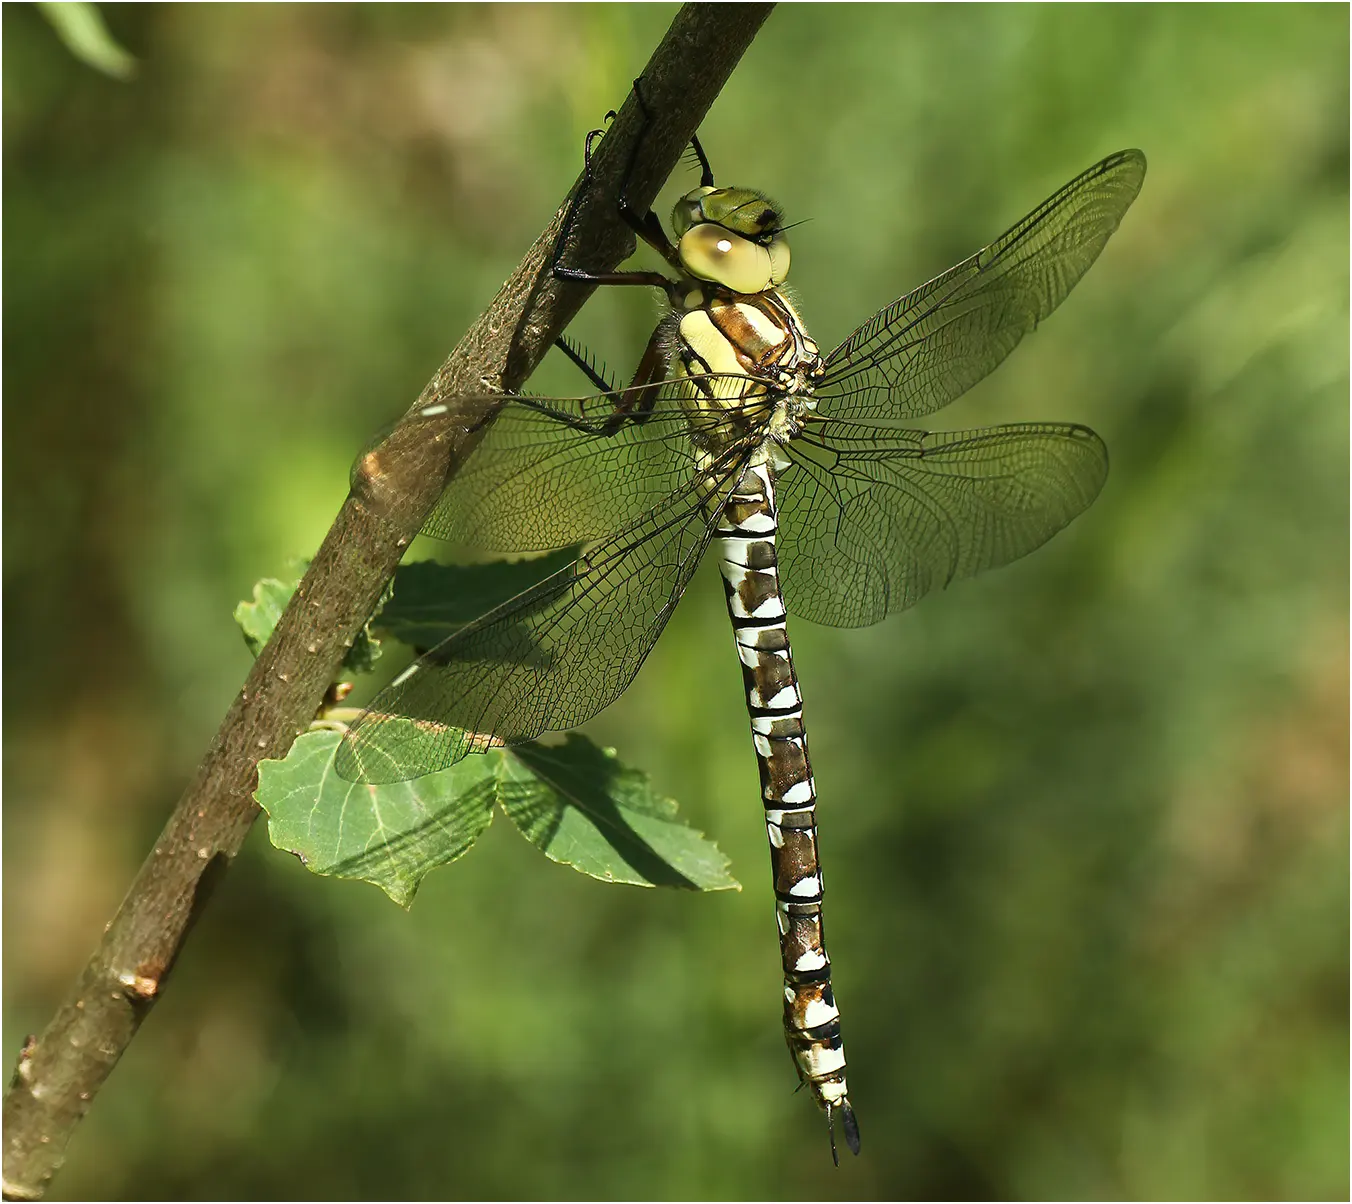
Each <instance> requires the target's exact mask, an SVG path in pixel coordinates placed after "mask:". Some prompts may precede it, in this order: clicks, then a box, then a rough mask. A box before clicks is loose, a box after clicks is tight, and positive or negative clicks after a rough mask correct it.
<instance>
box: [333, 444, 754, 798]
mask: <svg viewBox="0 0 1352 1204" xmlns="http://www.w3.org/2000/svg"><path fill="white" fill-rule="evenodd" d="M741 458H745V457H744V455H743V456H742V457H741ZM739 468H740V460H738V462H736V463H734V462H733V460H732V458H731V457H726V458H725V461H724V464H723V467H722V468H721V469H720V470H719V471H716V472H713V473H711V474H703V475H698V476H695V477H692V478H691V479H689V480H688V481H686V482H684V483H683V485H682V486H681V488H679V489H677V490H675V491H674V492H673V493H672V494H670V495H669V496H668V497H667V498H666V499H664V500H663V501H662V503H661V504H659V505H657V506H655V507H653V508H652V509H651V510H649V511H648V512H647V513H646V514H643V515H642V516H641V517H640V518H639V519H637V520H636V521H632V522H631V523H630V524H629V525H627V526H626V527H624V528H623V529H622V530H620V531H619V532H617V533H615V534H613V535H611V536H609V537H608V538H606V539H604V540H602V541H600V542H599V543H597V544H595V545H594V546H592V547H590V548H589V549H587V550H586V551H585V552H584V554H583V555H582V556H579V557H578V559H577V560H576V561H574V562H573V563H572V564H570V565H569V566H568V567H567V568H565V569H563V570H562V571H560V572H558V573H555V574H554V575H553V576H551V577H548V578H546V579H545V580H544V581H542V582H541V583H540V584H539V585H537V586H535V587H533V588H532V589H530V590H527V591H526V592H525V593H523V594H520V595H518V596H517V597H516V598H514V599H512V600H511V601H509V602H507V603H505V604H503V605H502V606H500V607H498V608H497V609H496V610H493V611H491V612H489V613H488V614H487V615H485V616H484V617H483V618H481V619H478V620H476V621H475V622H474V623H471V624H469V625H468V626H466V627H464V628H462V629H461V630H460V631H459V632H457V633H456V634H455V635H453V636H451V637H450V638H449V639H448V640H446V641H445V642H443V643H442V644H440V645H438V646H437V647H436V648H434V649H433V650H432V651H431V652H430V653H428V654H427V655H426V656H424V657H422V658H421V659H420V660H419V661H418V662H417V663H416V664H415V665H414V666H413V667H412V669H411V670H410V671H409V672H408V673H406V674H405V675H404V676H402V677H400V678H398V679H396V681H395V683H394V684H392V685H391V686H389V687H388V688H387V689H385V690H384V691H382V692H381V693H380V694H379V695H378V696H377V697H376V698H375V700H374V701H373V702H372V703H371V706H370V707H369V708H368V710H367V711H365V712H364V713H363V714H362V715H361V716H360V717H359V719H358V720H357V722H356V723H355V724H354V725H353V726H352V727H351V728H350V729H349V730H348V732H347V735H346V736H345V738H344V740H343V743H342V744H341V745H340V746H339V751H338V756H337V760H336V767H337V771H338V773H339V775H340V776H341V777H343V778H345V779H347V780H349V781H363V782H372V783H382V782H393V781H404V780H406V779H408V778H414V777H420V776H422V775H423V774H426V773H432V772H434V771H436V770H438V769H442V768H444V767H446V766H447V765H450V764H452V763H453V762H455V761H458V760H460V759H461V758H462V757H464V756H465V755H466V754H468V753H470V752H475V751H480V750H482V749H483V748H485V747H487V746H489V745H490V744H496V743H502V744H513V743H518V742H520V741H524V740H530V739H533V738H535V737H536V736H538V735H540V733H541V732H544V731H562V730H565V729H567V728H570V727H575V726H576V725H577V724H579V723H583V722H585V721H586V720H587V719H590V718H591V717H592V716H593V715H595V714H596V713H597V712H598V711H600V710H602V709H603V708H604V707H606V706H609V705H610V703H612V702H614V701H615V699H616V698H618V697H619V696H620V694H621V693H622V692H623V691H624V689H625V687H626V686H628V684H629V683H630V681H632V680H633V678H634V675H635V674H636V673H637V672H638V669H639V666H640V665H641V664H642V663H643V660H644V658H645V657H646V656H647V655H648V652H649V651H650V650H651V648H652V646H653V644H654V643H655V642H656V641H657V637H658V636H659V635H660V634H661V632H662V628H663V627H664V626H665V625H666V621H667V619H668V618H669V617H670V616H671V613H672V611H673V610H674V609H675V607H676V603H677V602H678V601H679V600H680V597H681V594H682V593H683V592H684V591H685V587H686V585H687V584H688V583H689V581H690V577H691V575H692V574H693V573H694V571H695V569H696V567H697V566H698V564H699V561H700V558H701V556H702V555H703V554H704V550H705V548H706V547H707V546H708V543H709V540H710V538H711V537H712V530H713V524H714V518H713V516H714V515H716V513H717V511H718V509H719V507H720V506H721V503H722V500H723V497H724V496H725V495H726V493H727V491H728V489H729V488H730V486H731V482H732V481H734V480H735V479H736V475H737V472H738V470H739ZM541 504H542V505H544V506H548V500H547V499H541Z"/></svg>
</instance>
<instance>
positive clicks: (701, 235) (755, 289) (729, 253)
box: [677, 222, 773, 293]
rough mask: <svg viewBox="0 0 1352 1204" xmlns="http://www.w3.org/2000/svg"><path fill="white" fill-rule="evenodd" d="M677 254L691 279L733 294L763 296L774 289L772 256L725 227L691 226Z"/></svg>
mask: <svg viewBox="0 0 1352 1204" xmlns="http://www.w3.org/2000/svg"><path fill="white" fill-rule="evenodd" d="M677 250H678V252H679V254H680V257H681V263H682V264H684V265H685V268H686V270H687V271H688V272H689V273H690V274H691V275H692V276H698V277H699V278H700V279H701V280H712V281H713V282H714V283H715V284H721V285H722V286H723V287H724V288H729V289H731V290H732V291H733V292H734V293H762V292H764V291H765V290H766V289H767V288H769V287H770V285H771V281H772V277H773V265H772V263H771V258H770V252H769V251H768V250H766V248H765V247H760V246H757V245H756V244H755V243H754V242H749V241H748V240H747V239H745V238H743V237H742V236H741V235H739V234H734V233H733V232H732V231H731V230H726V229H724V228H723V227H722V226H715V225H713V224H711V223H708V222H705V223H703V224H701V225H698V226H692V227H691V228H690V229H689V230H687V231H686V232H685V233H684V234H682V235H681V241H680V243H679V244H678V245H677Z"/></svg>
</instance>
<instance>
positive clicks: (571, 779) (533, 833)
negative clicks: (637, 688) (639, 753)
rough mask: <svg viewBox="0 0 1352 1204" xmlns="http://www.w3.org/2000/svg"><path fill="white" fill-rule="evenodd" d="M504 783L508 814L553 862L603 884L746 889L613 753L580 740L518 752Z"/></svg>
mask: <svg viewBox="0 0 1352 1204" xmlns="http://www.w3.org/2000/svg"><path fill="white" fill-rule="evenodd" d="M501 783H502V784H501V787H500V792H499V797H500V800H501V802H502V809H503V810H504V811H505V812H506V813H507V816H508V818H509V819H511V821H512V822H513V823H514V824H516V826H517V828H518V829H519V830H520V832H521V834H522V835H523V836H524V837H525V838H526V839H527V840H529V841H530V842H531V843H532V844H533V845H535V846H536V848H538V849H539V850H540V851H541V852H543V853H544V854H545V856H546V857H548V858H550V859H551V860H552V861H557V862H559V863H561V864H563V865H571V866H572V867H573V868H574V869H577V870H581V871H582V873H584V874H590V875H591V876H592V877H593V878H600V879H601V880H602V881H604V882H629V883H633V884H634V885H637V886H680V887H684V888H686V889H688V890H739V889H740V886H739V885H738V883H737V880H736V879H735V878H732V877H731V876H730V875H729V874H728V860H727V858H726V857H724V856H723V854H722V853H721V852H719V850H718V847H717V846H716V845H714V844H712V843H711V842H710V841H707V840H705V839H704V836H703V834H701V833H699V832H697V831H695V830H694V829H693V828H691V827H688V826H687V825H686V824H685V823H684V822H683V821H682V820H681V819H679V818H678V817H677V814H676V812H677V807H676V803H675V802H674V801H673V800H672V799H669V798H665V797H663V796H662V795H660V794H657V793H655V792H654V791H653V788H652V784H651V783H650V782H649V781H648V777H647V775H646V774H644V773H642V772H640V771H639V770H637V769H630V768H627V767H626V766H624V765H623V764H621V763H620V760H619V758H618V757H617V756H616V755H615V750H614V749H608V748H607V749H602V748H598V747H597V746H596V745H595V744H593V743H592V742H591V741H590V740H588V739H586V738H585V737H583V736H578V735H575V734H574V735H570V736H569V737H568V739H567V740H566V741H565V742H564V743H563V744H561V745H543V744H520V745H516V746H514V747H513V748H511V749H510V750H508V752H507V755H506V756H505V757H504V765H503V771H502V774H501Z"/></svg>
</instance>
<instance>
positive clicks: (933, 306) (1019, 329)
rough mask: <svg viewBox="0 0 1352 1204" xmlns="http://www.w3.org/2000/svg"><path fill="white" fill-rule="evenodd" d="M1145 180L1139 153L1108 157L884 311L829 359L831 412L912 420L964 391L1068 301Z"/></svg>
mask: <svg viewBox="0 0 1352 1204" xmlns="http://www.w3.org/2000/svg"><path fill="white" fill-rule="evenodd" d="M1144 179H1145V156H1144V155H1143V154H1141V152H1140V151H1138V150H1125V151H1118V152H1117V154H1115V155H1109V156H1108V157H1107V158H1106V159H1104V160H1103V161H1102V162H1101V163H1096V164H1095V165H1094V166H1093V167H1091V168H1090V169H1089V170H1088V171H1086V172H1084V173H1083V174H1082V175H1079V176H1076V177H1075V179H1073V180H1071V182H1070V183H1069V184H1067V185H1066V186H1065V187H1064V188H1062V189H1061V190H1060V191H1059V192H1057V193H1056V194H1055V195H1054V196H1051V197H1049V198H1048V199H1047V200H1045V201H1043V203H1042V204H1041V205H1039V206H1038V207H1037V208H1036V209H1034V210H1033V212H1032V213H1030V214H1029V215H1028V216H1027V217H1025V218H1024V219H1023V220H1022V221H1021V222H1019V223H1018V225H1016V226H1014V227H1013V228H1012V229H1010V230H1008V231H1006V232H1005V233H1004V234H1002V235H1001V236H1000V237H999V238H998V239H996V240H995V242H993V243H991V245H990V246H988V247H986V248H984V249H983V250H980V251H978V252H977V253H976V254H975V255H973V256H972V257H971V258H970V259H966V260H964V261H963V262H962V263H960V264H958V265H957V266H956V267H953V268H950V269H949V270H948V271H946V272H945V273H944V274H943V275H942V276H936V277H935V278H934V279H933V280H931V281H930V282H929V283H928V284H924V285H921V286H920V288H918V289H916V290H915V291H914V292H911V293H907V294H906V295H905V296H904V297H900V298H898V299H897V300H896V301H894V302H892V304H891V305H889V306H887V307H886V308H884V309H882V310H880V311H879V312H878V313H876V314H874V316H873V317H872V318H870V319H869V320H868V321H867V322H865V323H864V324H863V325H862V326H861V327H859V329H858V330H856V331H855V332H854V333H853V334H852V335H850V337H849V338H848V339H846V340H845V341H844V342H843V343H842V344H841V345H840V346H839V347H837V348H836V349H835V350H834V351H833V352H831V354H830V355H829V356H827V357H826V373H825V376H824V377H823V379H822V382H821V384H820V385H818V387H817V389H816V396H817V398H818V400H819V403H820V409H821V412H822V413H823V414H825V415H828V416H832V417H840V418H845V419H856V420H861V421H870V420H871V421H888V420H902V419H913V418H919V417H920V416H922V415H924V414H932V413H933V412H934V411H935V410H938V409H941V408H942V407H944V406H946V405H948V403H949V402H951V401H954V400H955V399H956V398H958V397H960V396H961V395H962V394H963V393H965V392H966V391H967V390H968V389H970V388H971V387H972V386H973V385H974V384H976V383H977V381H979V380H981V378H982V377H984V376H985V375H986V374H987V373H988V372H990V371H991V370H992V369H993V368H995V367H996V365H998V364H999V363H1000V362H1001V361H1002V360H1003V359H1004V358H1005V356H1007V355H1008V354H1009V353H1010V352H1011V351H1013V350H1014V348H1015V347H1016V346H1017V345H1018V342H1019V340H1020V339H1022V338H1023V336H1024V335H1025V334H1027V333H1028V332H1029V331H1030V330H1032V329H1033V328H1034V327H1035V326H1036V325H1037V324H1038V322H1040V321H1041V320H1042V319H1043V318H1045V317H1046V316H1047V315H1048V314H1049V313H1051V312H1052V310H1054V309H1055V308H1056V307H1057V306H1058V305H1060V304H1061V302H1062V301H1063V300H1065V298H1066V294H1067V293H1069V292H1070V290H1071V289H1072V288H1074V287H1075V285H1076V283H1077V282H1078V281H1079V279H1080V277H1081V276H1083V275H1084V274H1085V272H1086V271H1088V270H1089V267H1090V265H1091V264H1092V263H1093V262H1094V260H1095V259H1097V258H1098V254H1099V252H1100V251H1102V250H1103V246H1104V244H1105V243H1106V242H1107V241H1108V238H1109V236H1110V235H1111V234H1112V232H1113V231H1114V230H1116V229H1117V227H1118V224H1119V223H1120V222H1121V220H1122V215H1123V214H1125V213H1126V211H1127V208H1128V207H1129V206H1130V205H1131V203H1132V201H1134V200H1135V199H1136V194H1137V193H1138V192H1139V191H1140V190H1141V182H1142V181H1143V180H1144Z"/></svg>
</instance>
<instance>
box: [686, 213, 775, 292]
mask: <svg viewBox="0 0 1352 1204" xmlns="http://www.w3.org/2000/svg"><path fill="white" fill-rule="evenodd" d="M671 225H672V229H673V230H674V232H675V234H676V239H677V243H676V254H677V256H678V257H679V259H680V263H681V267H682V268H683V269H684V270H685V271H686V272H688V273H689V274H690V275H691V276H693V277H694V278H695V279H697V280H703V281H709V282H711V283H713V284H718V285H721V286H722V287H724V288H726V289H728V290H729V291H730V292H734V293H739V294H753V293H762V292H764V291H765V290H766V289H770V288H774V287H776V286H777V285H780V284H783V283H784V281H785V279H786V278H787V277H788V274H789V244H788V241H787V240H786V239H785V237H784V233H783V229H782V225H783V223H782V220H781V217H780V213H779V208H778V206H776V205H775V204H774V202H772V201H771V200H769V199H768V198H767V197H766V196H765V195H764V194H763V193H759V192H755V191H754V190H752V189H750V188H712V187H709V186H704V187H701V188H696V189H694V190H693V191H692V192H688V193H686V195H685V196H683V197H682V198H681V199H680V200H679V201H677V202H676V207H675V208H674V209H673V210H672V214H671Z"/></svg>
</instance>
